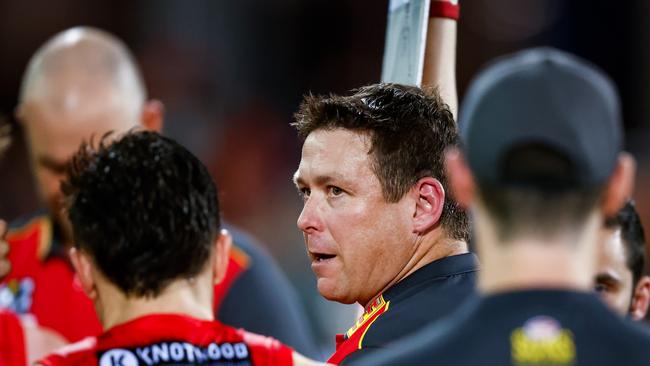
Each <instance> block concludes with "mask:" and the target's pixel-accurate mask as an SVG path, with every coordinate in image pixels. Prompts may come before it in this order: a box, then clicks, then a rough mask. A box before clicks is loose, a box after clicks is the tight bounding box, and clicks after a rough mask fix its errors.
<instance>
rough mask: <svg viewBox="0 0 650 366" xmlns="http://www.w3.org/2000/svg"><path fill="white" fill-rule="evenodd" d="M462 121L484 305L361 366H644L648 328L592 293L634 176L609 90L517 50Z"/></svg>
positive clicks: (483, 81) (491, 75)
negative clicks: (608, 223) (607, 235)
mask: <svg viewBox="0 0 650 366" xmlns="http://www.w3.org/2000/svg"><path fill="white" fill-rule="evenodd" d="M566 95H570V96H571V99H570V100H569V101H567V99H566ZM460 115H461V120H460V129H461V135H462V137H463V140H464V144H463V148H462V151H461V150H460V149H452V150H451V151H449V152H448V153H447V158H446V167H447V169H448V172H449V179H450V186H451V188H452V190H453V192H454V194H455V197H456V198H457V200H458V202H459V203H460V204H461V205H463V206H464V207H469V208H470V209H471V210H472V213H473V219H474V230H475V235H476V237H475V239H476V247H477V250H478V254H479V256H480V258H481V272H480V273H479V281H478V282H479V292H480V296H479V297H478V298H477V299H475V300H474V301H472V302H471V303H469V304H467V305H466V306H465V307H463V308H462V309H461V310H459V311H458V312H457V313H455V314H454V315H453V316H452V317H451V318H449V319H448V320H445V321H443V322H440V323H438V324H434V325H431V326H429V327H427V328H426V329H424V330H422V331H421V332H420V333H418V334H416V335H413V336H412V337H409V338H408V339H404V340H403V341H401V342H400V343H399V344H396V345H394V347H393V349H395V350H396V351H393V352H382V353H377V354H376V355H373V358H368V359H367V360H364V361H365V363H363V362H360V363H358V365H368V366H370V365H372V366H379V365H425V364H426V365H428V364H432V363H434V364H435V365H440V366H446V365H454V366H465V365H477V364H490V365H492V364H493V365H515V366H533V365H540V366H541V365H553V366H569V365H571V366H579V365H589V366H600V365H612V366H613V365H647V364H648V360H650V333H648V332H646V331H645V330H644V329H642V328H639V327H638V325H636V324H632V323H631V322H629V321H627V320H625V319H622V318H620V317H618V316H617V315H615V314H614V313H613V312H612V311H611V310H610V309H609V308H608V307H607V306H606V305H605V304H604V303H603V302H602V301H601V300H600V299H599V298H598V297H597V296H596V294H595V293H593V292H591V290H592V276H593V273H594V272H595V269H596V263H597V258H598V251H599V247H600V244H599V241H598V238H599V236H598V234H599V230H600V228H601V226H602V223H603V222H604V218H605V217H610V216H612V215H614V214H616V213H617V212H618V210H619V209H620V207H622V206H623V203H624V202H625V201H626V199H627V198H628V195H629V194H630V193H631V190H632V181H633V176H634V159H633V158H632V157H631V156H630V155H628V154H626V153H624V152H623V151H622V126H621V121H620V111H619V106H618V100H617V97H616V93H615V89H614V88H613V86H612V85H611V82H610V81H609V80H608V79H607V78H606V77H605V76H604V75H602V74H601V73H600V72H599V71H598V70H597V69H595V68H594V67H593V66H591V65H589V64H587V63H586V62H584V61H581V60H579V59H577V58H575V57H573V56H570V55H567V54H565V53H562V52H559V51H555V50H552V49H536V50H532V51H527V52H522V53H520V54H517V55H515V56H512V57H510V58H506V59H505V60H504V61H501V62H499V63H497V64H495V65H494V66H492V67H491V68H489V69H488V70H487V71H485V72H484V73H483V74H482V75H481V76H480V77H479V78H478V79H477V80H476V81H475V82H474V84H473V85H472V87H471V88H470V89H469V92H468V94H467V96H466V100H465V101H464V104H463V107H462V108H461V114H460Z"/></svg>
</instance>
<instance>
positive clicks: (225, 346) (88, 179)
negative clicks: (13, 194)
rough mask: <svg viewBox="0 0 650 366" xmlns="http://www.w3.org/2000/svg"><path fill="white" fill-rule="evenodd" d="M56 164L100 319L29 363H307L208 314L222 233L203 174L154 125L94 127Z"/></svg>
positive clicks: (76, 261)
mask: <svg viewBox="0 0 650 366" xmlns="http://www.w3.org/2000/svg"><path fill="white" fill-rule="evenodd" d="M109 138H110V136H109ZM67 171H68V178H67V180H65V181H64V183H63V186H62V190H63V192H64V195H65V201H66V206H67V214H68V218H69V220H70V224H71V229H72V233H73V236H74V243H75V246H74V248H73V249H72V252H71V255H70V258H71V260H72V263H73V265H74V267H75V270H76V273H77V275H78V278H79V282H80V285H81V287H82V288H83V290H84V292H85V293H86V294H88V296H89V297H90V298H91V300H92V301H93V302H94V304H95V309H96V310H97V315H98V316H99V318H100V320H101V322H102V325H103V327H104V330H105V331H104V333H102V334H101V335H99V336H98V337H90V338H86V339H85V340H82V341H80V342H78V343H76V344H73V345H69V346H67V347H64V348H63V349H61V350H60V351H58V352H57V353H55V354H53V355H51V356H48V357H47V358H45V359H43V360H42V361H40V364H42V365H109V364H111V365H116V364H120V365H138V364H147V365H150V366H152V365H158V364H161V365H162V364H176V365H180V364H183V365H190V364H197V365H198V364H207V365H242V366H243V365H294V364H295V365H315V364H316V363H314V362H312V361H309V360H306V359H304V358H303V357H302V356H300V355H298V354H296V353H295V352H293V351H292V350H291V349H290V348H289V347H287V346H285V345H282V344H281V343H280V342H278V341H277V340H275V339H272V338H267V337H263V336H258V335H254V334H251V333H247V332H245V331H243V330H241V329H239V330H238V329H235V328H232V327H229V326H226V325H223V324H221V323H219V322H218V321H216V320H215V316H214V312H213V308H212V306H213V301H214V284H215V283H219V282H220V281H222V280H223V278H224V277H225V274H226V269H227V265H228V257H229V250H230V245H231V244H232V239H231V237H230V235H229V234H228V233H227V232H226V231H225V230H221V221H220V218H219V200H218V196H217V189H216V187H215V185H214V183H213V181H212V178H211V177H210V174H209V173H208V170H207V169H206V167H205V166H204V165H203V164H202V163H201V162H200V161H199V160H198V159H197V158H196V157H195V156H193V155H192V154H191V153H190V152H189V151H188V150H187V149H185V148H184V147H182V146H180V145H179V144H177V143H176V142H174V141H173V140H170V139H168V138H165V137H162V136H160V135H159V134H157V133H154V132H136V133H129V134H127V135H125V136H123V137H119V138H118V139H117V140H116V141H115V142H113V143H109V141H108V140H107V138H106V137H105V138H103V139H102V140H101V141H100V143H99V144H98V145H97V146H94V145H93V144H92V143H90V144H83V145H82V146H81V148H80V150H79V151H78V153H77V154H75V155H74V156H73V158H72V161H71V162H70V165H69V166H68V169H67Z"/></svg>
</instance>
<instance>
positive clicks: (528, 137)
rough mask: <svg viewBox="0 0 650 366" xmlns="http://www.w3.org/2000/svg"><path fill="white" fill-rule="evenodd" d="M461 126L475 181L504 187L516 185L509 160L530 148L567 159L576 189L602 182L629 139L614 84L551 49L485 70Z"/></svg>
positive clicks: (587, 65)
mask: <svg viewBox="0 0 650 366" xmlns="http://www.w3.org/2000/svg"><path fill="white" fill-rule="evenodd" d="M459 128H460V132H461V137H462V141H463V150H464V153H465V156H466V158H467V161H468V163H469V165H470V167H471V169H472V172H473V173H474V176H475V178H476V179H477V181H478V182H479V183H483V184H486V183H487V184H492V185H497V186H499V185H508V184H511V183H515V182H511V181H510V180H509V179H510V177H509V176H508V174H506V173H505V172H504V169H505V168H504V162H505V161H506V160H508V159H510V158H512V156H511V155H512V154H516V151H517V149H516V148H517V147H518V146H524V145H531V144H534V145H535V146H543V147H545V148H547V149H550V150H552V151H554V152H555V153H557V154H559V155H561V156H562V157H563V158H565V159H567V161H568V162H569V164H570V169H567V170H566V171H565V172H561V173H560V174H566V175H567V178H568V181H570V182H571V186H573V187H582V186H597V185H600V184H603V183H605V181H606V180H607V179H608V178H609V176H610V175H611V174H612V171H613V169H614V167H615V165H616V161H617V156H618V154H619V152H620V151H621V149H622V139H623V132H622V123H621V113H620V103H619V100H618V96H617V93H616V89H615V87H614V85H613V83H612V81H611V80H610V79H609V78H608V77H607V76H605V74H604V73H603V72H601V71H600V70H599V69H598V68H596V67H595V66H594V65H592V64H590V63H588V62H586V61H584V60H582V59H580V58H578V57H576V56H573V55H570V54H568V53H566V52H562V51H559V50H556V49H552V48H536V49H531V50H526V51H522V52H519V53H516V54H514V55H511V56H507V57H504V58H502V59H499V60H497V61H496V62H495V63H493V64H492V65H491V66H489V67H488V68H487V69H485V70H484V71H482V72H481V73H480V75H479V76H478V77H477V78H476V79H475V80H474V81H473V83H472V84H471V86H470V88H469V91H468V92H467V95H466V97H465V100H464V103H463V105H462V107H461V111H460V119H459ZM530 160H531V161H530V167H531V168H530V169H531V170H535V169H536V162H535V161H533V160H534V159H532V158H531V159H530ZM533 173H534V172H533ZM533 176H534V174H533ZM529 183H530V182H529ZM532 183H533V184H535V183H536V182H532Z"/></svg>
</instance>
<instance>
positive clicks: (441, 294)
mask: <svg viewBox="0 0 650 366" xmlns="http://www.w3.org/2000/svg"><path fill="white" fill-rule="evenodd" d="M477 271H478V261H477V259H476V256H475V255H474V254H471V253H466V254H460V255H455V256H450V257H445V258H442V259H439V260H436V261H433V262H431V263H429V264H427V265H425V266H424V267H422V268H420V269H418V270H417V271H415V272H413V273H412V274H411V275H410V276H408V277H406V278H405V279H403V280H402V281H400V282H398V283H397V284H395V285H394V286H393V287H391V288H390V289H388V290H387V291H385V292H384V293H383V295H382V296H381V298H383V300H384V301H385V302H386V304H387V305H386V309H385V310H384V311H383V312H382V313H381V314H380V315H379V316H378V317H376V319H372V318H370V319H369V320H370V321H371V322H372V323H371V324H370V325H369V326H368V327H365V329H364V327H363V326H361V327H359V328H360V330H357V332H359V331H363V332H365V333H364V334H363V337H361V338H360V340H359V342H358V346H357V345H356V344H355V346H357V349H356V350H355V351H354V352H353V353H351V354H349V355H347V356H346V357H345V358H344V359H343V362H342V363H341V364H342V365H347V364H348V363H352V362H353V361H355V360H358V359H362V358H365V357H367V355H369V354H372V353H374V352H376V351H377V350H378V349H382V348H384V347H388V346H389V344H390V343H391V342H394V341H396V340H397V339H400V338H402V337H404V336H406V335H409V334H411V333H413V332H416V331H418V330H420V329H421V328H423V327H425V326H426V325H428V324H430V323H431V322H433V321H436V320H438V319H440V318H443V317H445V316H447V315H449V314H451V313H452V312H454V311H455V310H457V309H458V307H459V306H460V305H461V304H462V303H463V302H464V301H465V300H466V299H467V298H468V297H470V296H472V295H473V294H474V293H475V284H476V276H477ZM357 338H359V337H358V336H357ZM348 339H350V340H354V339H355V337H354V335H352V336H350V332H348ZM338 352H339V349H338V348H337V353H338ZM335 355H336V353H335Z"/></svg>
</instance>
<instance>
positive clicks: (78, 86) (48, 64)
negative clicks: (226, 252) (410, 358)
mask: <svg viewBox="0 0 650 366" xmlns="http://www.w3.org/2000/svg"><path fill="white" fill-rule="evenodd" d="M16 116H17V118H18V120H19V121H21V123H22V124H23V127H24V130H25V136H26V139H27V145H28V151H29V156H30V161H31V166H32V170H33V172H34V176H35V178H36V183H37V187H38V192H39V195H40V198H41V202H42V203H43V206H44V210H43V212H42V213H40V214H37V215H34V216H33V217H30V218H29V219H27V220H24V221H23V222H22V223H20V224H19V225H17V226H14V227H13V228H12V230H11V231H10V233H9V235H8V241H9V243H10V247H11V250H10V254H9V260H10V261H11V264H12V266H11V271H10V272H9V274H8V275H7V276H6V277H5V278H4V279H3V284H2V285H0V307H3V306H4V307H9V308H12V309H13V310H15V311H16V312H18V313H21V314H32V315H34V317H35V318H36V320H37V321H38V322H39V323H40V324H41V325H43V326H46V327H48V328H51V329H53V330H55V331H56V332H57V333H59V334H60V335H61V336H62V337H64V338H65V339H66V340H67V341H77V340H79V339H81V338H83V337H85V336H89V335H96V334H98V333H99V332H100V330H101V327H100V324H99V321H98V320H97V317H96V315H95V312H94V309H93V306H92V303H91V302H90V300H89V299H88V298H87V297H86V296H85V295H84V294H83V292H82V290H81V288H80V286H79V285H78V282H77V281H76V280H75V278H74V273H73V270H72V267H71V266H70V264H69V258H68V250H69V248H70V247H71V246H72V235H71V229H70V225H69V223H68V220H67V219H66V217H65V216H64V214H63V212H62V198H61V197H62V196H61V192H60V190H59V186H60V181H61V179H62V177H63V173H64V168H65V165H66V163H67V161H68V160H69V158H70V157H71V156H72V154H73V153H74V152H75V151H76V149H77V148H78V146H79V144H80V142H81V141H82V140H84V139H88V138H90V137H92V136H95V137H96V138H100V137H101V136H102V135H103V134H105V133H107V132H109V131H116V132H124V131H127V130H130V129H133V128H140V129H146V130H152V131H160V130H161V128H162V120H163V106H162V104H161V103H160V102H158V101H155V100H148V99H147V95H146V90H145V87H144V85H143V82H142V77H141V76H140V72H139V70H138V68H137V66H136V65H135V62H134V60H133V57H132V56H131V54H130V52H129V51H128V49H127V48H126V47H125V45H124V44H123V43H122V42H121V41H119V40H118V39H116V38H115V37H113V36H112V35H110V34H108V33H106V32H104V31H101V30H98V29H93V28H73V29H69V30H67V31H64V32H62V33H59V34H57V35H55V36H54V37H53V38H52V39H50V40H49V41H48V42H47V43H46V44H45V45H43V46H42V47H41V48H40V49H39V50H38V51H37V52H36V53H35V54H34V56H33V57H32V59H31V60H30V62H29V65H28V67H27V70H26V72H25V75H24V78H23V84H22V88H21V92H20V100H19V105H18V107H17V109H16ZM231 231H232V232H233V234H234V242H235V246H234V247H233V249H232V251H231V254H230V259H229V264H228V270H227V276H226V279H225V280H224V281H223V282H222V283H221V284H220V285H219V286H217V287H215V305H214V310H215V312H216V314H217V317H218V318H219V319H220V320H221V321H223V322H224V323H227V324H231V325H234V326H237V327H244V328H246V329H248V330H251V331H254V332H257V333H261V334H265V335H270V336H273V337H275V338H277V339H279V340H280V341H282V342H284V343H286V344H288V345H290V346H292V347H294V348H295V349H297V350H298V351H300V352H302V353H304V354H308V355H314V353H315V351H314V349H313V346H312V344H311V337H310V336H311V334H310V333H309V332H308V329H307V328H306V327H307V324H308V323H307V321H306V319H305V317H304V314H303V312H302V309H301V308H300V306H299V304H298V302H297V298H296V296H295V294H294V292H293V290H292V289H291V287H290V285H289V283H288V281H287V280H286V279H285V278H284V276H283V275H282V274H281V271H280V270H279V269H278V268H277V266H276V265H275V263H274V262H273V261H272V260H271V258H270V257H269V256H268V254H266V253H265V252H264V251H262V250H260V248H258V247H257V246H256V245H255V244H254V243H251V242H250V240H248V239H246V237H245V236H244V235H242V234H240V233H238V232H237V230H233V229H232V228H231ZM0 275H1V274H0ZM253 295H254V297H253Z"/></svg>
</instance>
